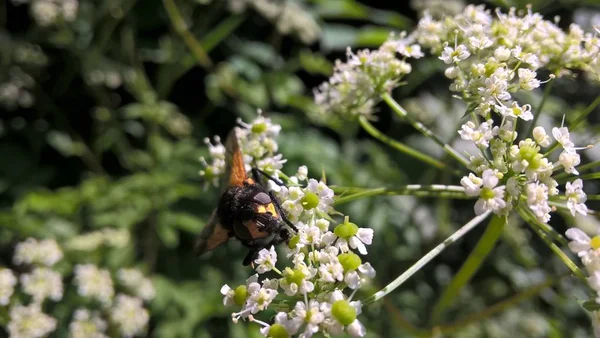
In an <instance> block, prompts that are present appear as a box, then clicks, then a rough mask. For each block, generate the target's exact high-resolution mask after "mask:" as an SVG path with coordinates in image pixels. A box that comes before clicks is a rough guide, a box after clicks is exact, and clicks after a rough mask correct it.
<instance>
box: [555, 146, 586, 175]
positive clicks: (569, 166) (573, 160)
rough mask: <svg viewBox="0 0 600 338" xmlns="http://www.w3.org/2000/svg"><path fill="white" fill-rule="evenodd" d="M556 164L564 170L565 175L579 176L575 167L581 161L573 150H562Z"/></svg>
mask: <svg viewBox="0 0 600 338" xmlns="http://www.w3.org/2000/svg"><path fill="white" fill-rule="evenodd" d="M558 162H559V163H560V164H562V166H563V167H564V168H565V172H566V173H568V174H574V175H579V172H578V171H577V169H575V167H576V166H578V165H579V163H581V159H580V157H579V154H577V153H576V152H575V150H573V149H569V150H563V151H562V152H561V153H560V156H559V157H558Z"/></svg>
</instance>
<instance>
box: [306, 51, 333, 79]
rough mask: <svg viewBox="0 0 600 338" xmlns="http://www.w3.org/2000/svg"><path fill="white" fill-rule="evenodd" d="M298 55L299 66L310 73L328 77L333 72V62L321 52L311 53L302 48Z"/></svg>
mask: <svg viewBox="0 0 600 338" xmlns="http://www.w3.org/2000/svg"><path fill="white" fill-rule="evenodd" d="M298 57H299V61H300V66H302V68H303V69H304V70H305V71H307V72H309V73H311V74H320V75H323V76H327V77H329V76H331V74H332V73H333V64H332V63H331V62H330V61H329V60H327V58H325V57H324V56H323V55H321V54H318V53H313V52H311V51H310V50H303V51H301V52H300V54H299V55H298Z"/></svg>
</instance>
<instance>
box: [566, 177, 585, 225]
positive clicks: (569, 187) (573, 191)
mask: <svg viewBox="0 0 600 338" xmlns="http://www.w3.org/2000/svg"><path fill="white" fill-rule="evenodd" d="M565 189H566V191H565V196H566V197H567V208H569V211H571V215H573V216H575V213H580V214H582V215H587V211H588V208H587V206H586V205H585V201H586V200H587V195H586V194H585V192H583V181H582V180H581V179H580V178H578V179H576V180H575V181H573V183H571V182H567V184H566V185H565Z"/></svg>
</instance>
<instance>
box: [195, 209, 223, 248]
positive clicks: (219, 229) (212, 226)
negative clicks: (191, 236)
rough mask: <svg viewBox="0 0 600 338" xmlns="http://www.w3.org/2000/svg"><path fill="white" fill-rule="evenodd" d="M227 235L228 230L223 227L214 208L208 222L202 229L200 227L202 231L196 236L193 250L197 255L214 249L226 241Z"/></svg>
mask: <svg viewBox="0 0 600 338" xmlns="http://www.w3.org/2000/svg"><path fill="white" fill-rule="evenodd" d="M229 237H230V236H229V231H227V229H225V228H223V226H222V225H221V223H220V222H219V217H218V216H217V211H216V210H215V211H214V212H213V214H212V216H211V217H210V219H209V220H208V223H207V224H206V225H205V226H204V229H202V232H201V233H200V234H199V235H198V237H197V238H196V244H195V245H194V252H195V253H196V254H197V255H202V254H204V253H206V252H207V251H211V250H214V249H215V248H216V247H218V246H220V245H221V244H223V243H226V242H227V241H228V240H229Z"/></svg>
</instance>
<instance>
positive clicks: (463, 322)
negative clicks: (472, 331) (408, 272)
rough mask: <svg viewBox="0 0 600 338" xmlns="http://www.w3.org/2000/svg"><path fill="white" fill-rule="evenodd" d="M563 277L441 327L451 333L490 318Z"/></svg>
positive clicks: (547, 281) (533, 287)
mask: <svg viewBox="0 0 600 338" xmlns="http://www.w3.org/2000/svg"><path fill="white" fill-rule="evenodd" d="M563 277H564V276H560V277H555V278H548V279H547V280H546V281H545V282H543V283H540V284H538V285H534V286H532V287H530V288H527V289H525V290H523V291H522V292H519V293H517V294H515V295H513V296H511V297H510V298H507V299H505V300H502V301H500V302H498V303H496V304H494V305H492V306H490V307H488V308H486V309H484V310H482V311H479V312H476V313H473V314H471V315H468V316H467V317H465V318H462V319H459V320H457V321H455V322H453V323H451V324H446V325H442V326H440V327H439V328H440V329H441V330H442V332H443V333H445V334H449V333H451V332H454V331H456V330H459V329H461V328H464V327H465V326H467V325H469V324H471V323H474V322H480V321H481V320H483V319H486V318H489V317H491V316H493V315H494V314H496V313H499V312H502V311H504V310H506V309H508V308H510V307H511V306H514V305H516V304H518V303H520V302H522V301H524V300H527V299H529V298H531V297H533V296H535V295H537V294H539V293H540V292H542V291H544V290H545V289H547V288H548V287H550V286H552V285H553V284H555V283H557V282H558V281H560V280H561V279H562V278H563Z"/></svg>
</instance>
